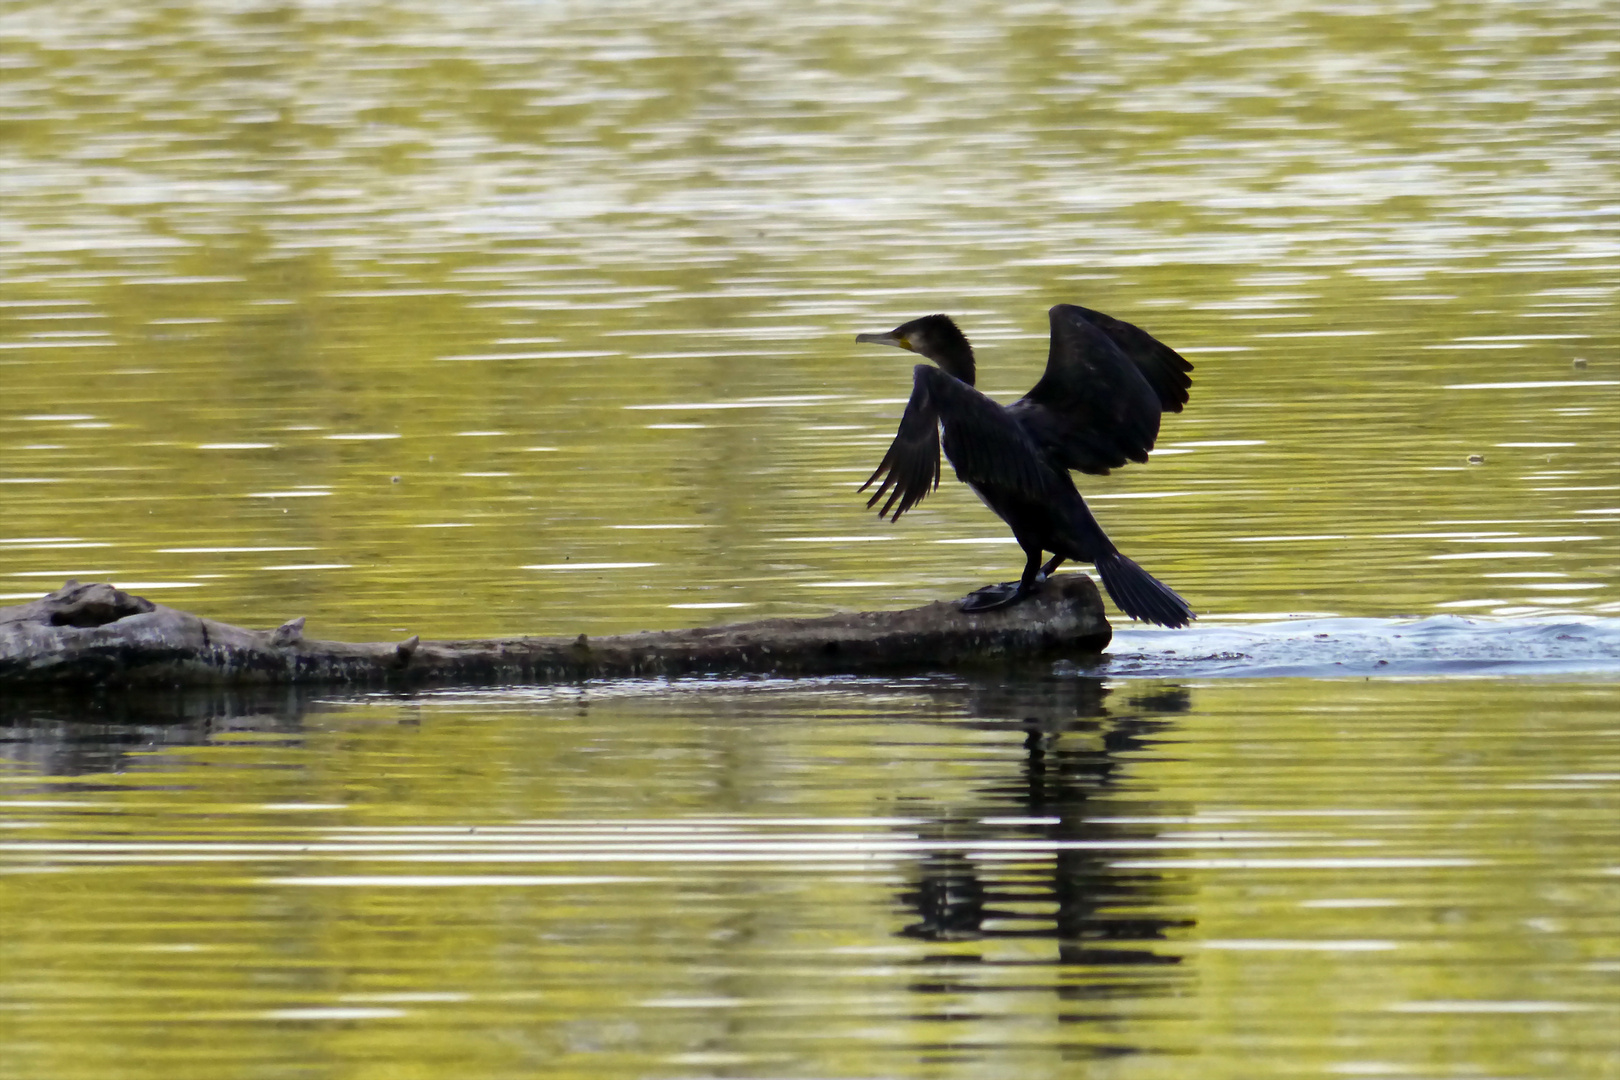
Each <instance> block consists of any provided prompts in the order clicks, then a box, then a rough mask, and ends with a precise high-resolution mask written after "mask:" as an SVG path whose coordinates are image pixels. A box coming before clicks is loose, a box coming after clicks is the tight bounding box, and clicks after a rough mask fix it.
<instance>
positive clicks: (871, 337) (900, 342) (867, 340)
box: [855, 330, 916, 352]
mask: <svg viewBox="0 0 1620 1080" xmlns="http://www.w3.org/2000/svg"><path fill="white" fill-rule="evenodd" d="M855 340H856V341H859V342H861V343H863V344H866V345H893V346H894V347H895V348H897V349H907V350H909V351H911V352H915V351H916V350H915V349H912V347H911V341H910V339H908V338H904V337H901V336H899V335H897V334H896V333H895V332H894V331H892V330H891V331H889V332H888V333H886V334H856V335H855Z"/></svg>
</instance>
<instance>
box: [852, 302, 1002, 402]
mask: <svg viewBox="0 0 1620 1080" xmlns="http://www.w3.org/2000/svg"><path fill="white" fill-rule="evenodd" d="M855 340H856V341H863V342H866V343H867V344H870V345H893V346H894V347H895V348H897V349H908V350H910V351H911V352H914V353H916V354H917V355H918V356H923V357H927V358H928V359H929V360H932V361H933V362H934V363H936V364H938V365H939V366H940V368H941V369H942V370H943V371H944V372H945V373H946V374H947V375H954V376H956V378H958V379H961V380H962V381H963V382H965V383H967V384H968V385H969V386H972V385H973V346H972V345H969V344H968V339H967V338H966V337H965V336H964V335H963V333H962V331H960V330H958V329H957V328H956V324H955V323H954V322H952V321H951V317H950V316H949V315H924V316H923V317H922V318H920V319H912V320H911V321H910V322H908V323H901V324H900V325H899V326H897V327H895V328H894V329H893V330H890V331H889V332H887V333H883V334H856V335H855Z"/></svg>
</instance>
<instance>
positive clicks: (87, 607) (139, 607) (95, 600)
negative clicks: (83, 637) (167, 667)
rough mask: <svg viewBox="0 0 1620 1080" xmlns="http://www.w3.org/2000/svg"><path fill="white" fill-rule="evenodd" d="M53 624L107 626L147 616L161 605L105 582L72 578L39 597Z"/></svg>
mask: <svg viewBox="0 0 1620 1080" xmlns="http://www.w3.org/2000/svg"><path fill="white" fill-rule="evenodd" d="M39 603H40V604H42V605H44V608H45V612H46V618H47V621H48V622H49V623H50V625H51V626H79V627H91V626H106V625H107V624H108V623H111V622H117V621H118V620H119V619H122V618H124V617H126V616H129V615H144V614H146V613H147V612H148V611H153V610H155V609H156V607H157V605H156V604H154V603H152V601H150V600H147V599H146V598H144V597H140V596H131V595H130V594H129V593H127V592H124V591H123V590H121V589H115V588H113V587H112V586H111V585H109V584H107V583H106V582H104V581H98V582H93V583H91V584H89V585H80V584H79V583H78V582H77V581H69V582H68V583H67V584H65V585H63V586H62V587H61V588H60V589H57V590H56V591H55V592H53V593H48V594H47V595H45V596H44V597H42V598H41V599H40V600H39Z"/></svg>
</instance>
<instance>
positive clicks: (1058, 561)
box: [1041, 555, 1068, 581]
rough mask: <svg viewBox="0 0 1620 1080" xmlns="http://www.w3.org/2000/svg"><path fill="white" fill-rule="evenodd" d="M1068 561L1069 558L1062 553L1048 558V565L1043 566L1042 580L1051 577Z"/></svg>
mask: <svg viewBox="0 0 1620 1080" xmlns="http://www.w3.org/2000/svg"><path fill="white" fill-rule="evenodd" d="M1067 561H1068V560H1067V559H1065V558H1064V557H1063V556H1062V555H1054V556H1052V557H1051V558H1050V559H1047V560H1046V565H1045V566H1043V567H1041V580H1042V581H1045V580H1046V579H1047V578H1049V577H1051V576H1052V575H1053V574H1055V573H1056V572H1057V568H1058V567H1060V566H1062V565H1063V564H1064V563H1065V562H1067Z"/></svg>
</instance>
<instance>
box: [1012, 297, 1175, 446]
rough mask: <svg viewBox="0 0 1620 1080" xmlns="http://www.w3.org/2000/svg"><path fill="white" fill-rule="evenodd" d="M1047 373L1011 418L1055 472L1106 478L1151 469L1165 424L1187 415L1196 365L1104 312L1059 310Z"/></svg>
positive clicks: (1054, 313) (1067, 306)
mask: <svg viewBox="0 0 1620 1080" xmlns="http://www.w3.org/2000/svg"><path fill="white" fill-rule="evenodd" d="M1048 314H1049V316H1050V318H1051V322H1052V346H1051V352H1050V353H1049V354H1048V356H1047V360H1046V372H1045V373H1044V374H1043V375H1042V376H1041V380H1040V382H1038V383H1036V384H1035V386H1034V388H1033V389H1032V390H1030V392H1029V393H1028V394H1026V395H1024V397H1022V398H1020V399H1019V400H1018V401H1016V402H1014V403H1013V404H1012V405H1011V406H1009V411H1010V412H1012V414H1013V415H1014V416H1015V417H1017V419H1018V421H1019V422H1020V423H1021V424H1022V425H1023V427H1024V428H1025V429H1026V430H1027V431H1028V432H1029V435H1030V437H1031V438H1032V439H1033V440H1034V441H1035V443H1036V444H1037V445H1039V447H1040V449H1041V452H1042V454H1043V455H1044V456H1045V457H1046V459H1047V461H1048V462H1049V463H1050V464H1051V465H1052V466H1053V467H1054V468H1060V469H1078V470H1080V471H1081V472H1087V473H1106V472H1108V471H1109V470H1110V469H1113V468H1117V467H1119V466H1121V465H1124V464H1125V463H1126V462H1127V461H1138V462H1145V461H1146V460H1147V457H1148V451H1150V450H1152V449H1153V443H1154V441H1155V440H1156V439H1157V438H1158V435H1159V416H1160V414H1161V412H1163V411H1164V410H1166V409H1169V410H1171V411H1173V412H1180V411H1181V407H1182V406H1183V405H1184V404H1185V403H1186V401H1187V388H1188V387H1189V386H1191V385H1192V380H1191V379H1190V378H1188V376H1187V372H1189V371H1191V370H1192V365H1191V364H1189V363H1187V361H1186V360H1184V359H1182V358H1181V356H1180V354H1178V353H1177V352H1176V351H1175V350H1174V349H1171V348H1170V347H1169V346H1168V345H1165V344H1164V343H1162V342H1160V341H1159V340H1158V339H1157V338H1155V337H1153V336H1152V335H1151V334H1149V333H1148V332H1147V331H1145V330H1143V329H1141V328H1140V327H1137V326H1133V325H1132V324H1130V323H1128V322H1124V321H1122V320H1120V319H1115V318H1113V317H1112V316H1109V315H1104V314H1103V313H1102V312H1099V311H1092V310H1091V309H1089V308H1083V307H1078V306H1076V305H1074V304H1058V305H1057V306H1056V307H1054V308H1052V309H1051V311H1050V312H1049V313H1048Z"/></svg>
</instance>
